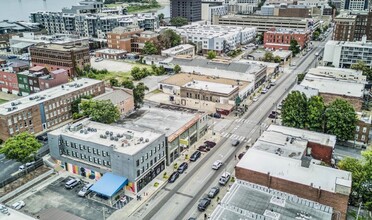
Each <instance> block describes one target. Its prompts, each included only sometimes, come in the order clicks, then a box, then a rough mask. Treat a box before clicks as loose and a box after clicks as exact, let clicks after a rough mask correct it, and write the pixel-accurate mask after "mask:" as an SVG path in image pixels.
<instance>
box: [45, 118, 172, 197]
mask: <svg viewBox="0 0 372 220" xmlns="http://www.w3.org/2000/svg"><path fill="white" fill-rule="evenodd" d="M48 144H49V149H50V155H51V156H52V157H53V158H54V159H56V160H57V162H58V164H59V165H61V166H62V167H63V168H64V169H65V170H67V171H69V172H72V173H75V174H78V175H81V176H84V177H89V178H92V179H96V180H97V179H99V178H100V177H101V176H102V175H103V174H104V173H107V172H112V173H114V174H116V175H119V176H124V177H126V178H127V179H128V181H129V183H128V185H127V186H126V190H129V191H131V192H134V193H138V192H140V191H141V190H142V189H143V188H144V187H145V186H146V185H147V184H148V183H149V182H151V180H153V179H154V178H155V177H156V176H157V175H159V174H160V173H161V172H162V171H163V170H164V169H165V158H166V157H165V137H164V134H161V133H158V132H153V131H148V130H145V131H141V132H139V131H136V130H132V129H128V128H127V129H123V128H121V127H118V126H111V125H107V124H101V123H97V122H93V121H89V119H85V120H83V121H80V122H76V123H74V124H72V125H66V126H64V127H61V128H59V129H56V130H54V131H52V132H49V133H48Z"/></svg>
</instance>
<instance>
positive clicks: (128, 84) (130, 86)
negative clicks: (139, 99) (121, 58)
mask: <svg viewBox="0 0 372 220" xmlns="http://www.w3.org/2000/svg"><path fill="white" fill-rule="evenodd" d="M121 85H122V86H123V87H124V88H127V89H134V84H133V81H132V80H129V79H125V80H124V81H123V82H122V83H121Z"/></svg>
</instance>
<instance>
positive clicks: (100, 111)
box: [80, 99, 120, 124]
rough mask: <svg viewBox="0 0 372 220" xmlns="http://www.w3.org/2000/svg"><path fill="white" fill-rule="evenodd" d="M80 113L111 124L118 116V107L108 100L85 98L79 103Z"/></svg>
mask: <svg viewBox="0 0 372 220" xmlns="http://www.w3.org/2000/svg"><path fill="white" fill-rule="evenodd" d="M80 109H81V111H82V113H83V114H84V115H86V116H89V117H90V118H91V119H92V120H93V121H96V122H101V123H104V124H111V123H113V122H115V121H117V120H118V119H119V118H120V113H119V110H118V108H117V107H116V106H115V105H114V104H112V102H111V101H109V100H92V99H90V100H85V101H83V102H82V103H81V105H80Z"/></svg>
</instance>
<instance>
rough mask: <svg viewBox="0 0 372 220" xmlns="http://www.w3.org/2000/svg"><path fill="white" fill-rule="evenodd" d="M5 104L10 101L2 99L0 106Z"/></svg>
mask: <svg viewBox="0 0 372 220" xmlns="http://www.w3.org/2000/svg"><path fill="white" fill-rule="evenodd" d="M5 102H8V100H5V99H0V104H3V103H5Z"/></svg>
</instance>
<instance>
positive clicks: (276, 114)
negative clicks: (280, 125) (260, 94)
mask: <svg viewBox="0 0 372 220" xmlns="http://www.w3.org/2000/svg"><path fill="white" fill-rule="evenodd" d="M278 116H279V113H278V112H276V111H272V112H271V113H270V115H269V118H278Z"/></svg>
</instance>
